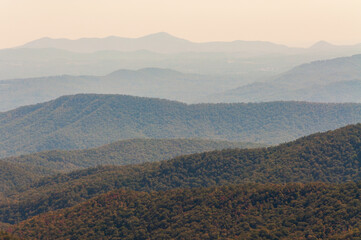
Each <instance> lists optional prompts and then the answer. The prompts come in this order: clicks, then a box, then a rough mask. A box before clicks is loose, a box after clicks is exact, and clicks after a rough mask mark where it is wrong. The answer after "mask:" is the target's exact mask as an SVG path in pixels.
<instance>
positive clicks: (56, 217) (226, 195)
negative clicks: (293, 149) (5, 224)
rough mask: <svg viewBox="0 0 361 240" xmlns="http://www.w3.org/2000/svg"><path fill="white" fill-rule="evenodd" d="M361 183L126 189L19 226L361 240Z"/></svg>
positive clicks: (73, 233)
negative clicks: (157, 190) (161, 190)
mask: <svg viewBox="0 0 361 240" xmlns="http://www.w3.org/2000/svg"><path fill="white" fill-rule="evenodd" d="M360 194H361V184H360V183H346V184H340V185H330V184H322V183H313V184H285V185H272V184H267V185H259V184H254V185H238V186H226V187H220V188H219V187H218V188H214V187H213V188H198V189H177V190H170V191H166V192H151V193H145V192H134V191H127V190H118V191H114V192H110V193H107V194H105V195H102V196H99V197H97V198H94V199H91V200H89V201H87V202H85V203H82V204H80V205H77V206H75V207H72V208H68V209H64V210H60V211H55V212H50V213H47V214H44V215H40V216H37V217H35V218H32V219H30V220H28V221H25V222H22V223H20V224H19V225H17V226H15V227H14V229H13V233H15V234H16V235H18V236H22V237H24V238H26V239H274V240H276V239H356V238H359V237H361V234H360V232H359V228H360V227H361V214H360V213H361V200H360V198H359V196H360Z"/></svg>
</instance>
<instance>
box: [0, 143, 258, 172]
mask: <svg viewBox="0 0 361 240" xmlns="http://www.w3.org/2000/svg"><path fill="white" fill-rule="evenodd" d="M261 146H262V145H261V144H256V143H236V142H227V141H211V140H202V139H131V140H122V141H117V142H114V143H110V144H107V145H104V146H101V147H98V148H93V149H85V150H73V151H64V150H63V151H61V150H52V151H46V152H39V153H34V154H29V155H21V156H19V157H9V158H4V159H3V160H4V161H7V162H16V163H26V164H29V165H33V166H42V167H47V168H50V169H54V170H58V171H70V170H75V169H79V168H87V167H95V166H98V165H127V164H136V163H143V162H154V161H161V160H166V159H170V158H173V157H176V156H179V155H185V154H191V153H197V152H205V151H211V150H222V149H227V148H255V147H261Z"/></svg>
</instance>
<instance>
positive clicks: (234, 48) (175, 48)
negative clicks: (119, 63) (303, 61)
mask: <svg viewBox="0 0 361 240" xmlns="http://www.w3.org/2000/svg"><path fill="white" fill-rule="evenodd" d="M21 48H56V49H63V50H67V51H72V52H97V51H108V50H117V51H125V52H131V51H138V50H147V51H151V52H159V53H180V52H243V53H246V54H249V53H257V54H261V53H263V54H265V53H275V52H284V51H287V50H288V49H289V48H288V47H286V46H283V45H279V44H274V43H270V42H260V41H258V42H256V41H254V42H252V41H234V42H207V43H195V42H191V41H188V40H185V39H181V38H177V37H174V36H172V35H170V34H168V33H165V32H160V33H155V34H151V35H147V36H144V37H140V38H122V37H115V36H111V37H106V38H81V39H77V40H70V39H51V38H41V39H38V40H35V41H32V42H29V43H26V44H25V45H23V46H21Z"/></svg>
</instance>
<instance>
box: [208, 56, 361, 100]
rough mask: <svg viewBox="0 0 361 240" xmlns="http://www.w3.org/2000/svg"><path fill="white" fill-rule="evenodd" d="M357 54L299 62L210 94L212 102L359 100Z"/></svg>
mask: <svg viewBox="0 0 361 240" xmlns="http://www.w3.org/2000/svg"><path fill="white" fill-rule="evenodd" d="M360 76H361V55H354V56H352V57H343V58H336V59H330V60H324V61H315V62H311V63H308V64H303V65H300V66H298V67H295V68H293V69H292V70H290V71H288V72H286V73H284V74H281V75H280V76H278V77H276V78H275V79H273V80H270V81H267V82H257V83H252V84H249V85H246V86H242V87H239V88H236V89H232V90H228V91H226V92H225V93H222V94H215V95H213V96H210V99H211V101H215V102H239V101H241V102H251V101H253V102H261V101H277V100H284V101H290V100H297V101H313V102H361V77H360Z"/></svg>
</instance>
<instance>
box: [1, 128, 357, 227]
mask: <svg viewBox="0 0 361 240" xmlns="http://www.w3.org/2000/svg"><path fill="white" fill-rule="evenodd" d="M360 162H361V124H357V125H350V126H347V127H344V128H341V129H337V130H335V131H329V132H326V133H318V134H313V135H310V136H307V137H303V138H300V139H298V140H296V141H293V142H289V143H286V144H281V145H279V146H276V147H268V148H260V149H234V150H229V149H228V150H222V151H212V152H205V153H198V154H192V155H187V156H180V157H177V158H174V159H172V160H168V161H162V162H155V163H145V164H141V165H128V166H123V167H115V166H108V167H97V168H90V169H85V170H79V171H74V172H71V173H68V174H58V175H56V176H50V177H45V178H42V179H41V180H39V181H38V182H36V183H34V184H33V185H32V186H31V187H28V188H23V189H20V190H18V192H13V193H12V194H9V195H8V196H7V197H8V198H9V199H14V200H16V201H15V203H11V201H10V202H9V201H5V202H4V201H1V202H0V217H1V218H0V221H1V222H6V223H16V222H19V221H21V220H24V219H27V218H29V217H32V216H35V215H38V214H41V213H44V212H47V211H51V210H56V209H61V208H66V207H71V206H74V205H76V204H77V203H80V202H83V201H85V200H87V199H90V198H92V197H95V196H97V195H99V194H101V193H106V192H108V191H111V190H115V189H119V188H126V189H132V190H137V191H153V190H157V191H159V190H162V191H164V190H169V189H173V188H199V187H211V186H222V185H231V184H242V183H289V182H303V183H307V182H315V181H321V182H328V183H343V182H348V181H360V180H361V174H360V173H361V164H360Z"/></svg>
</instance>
